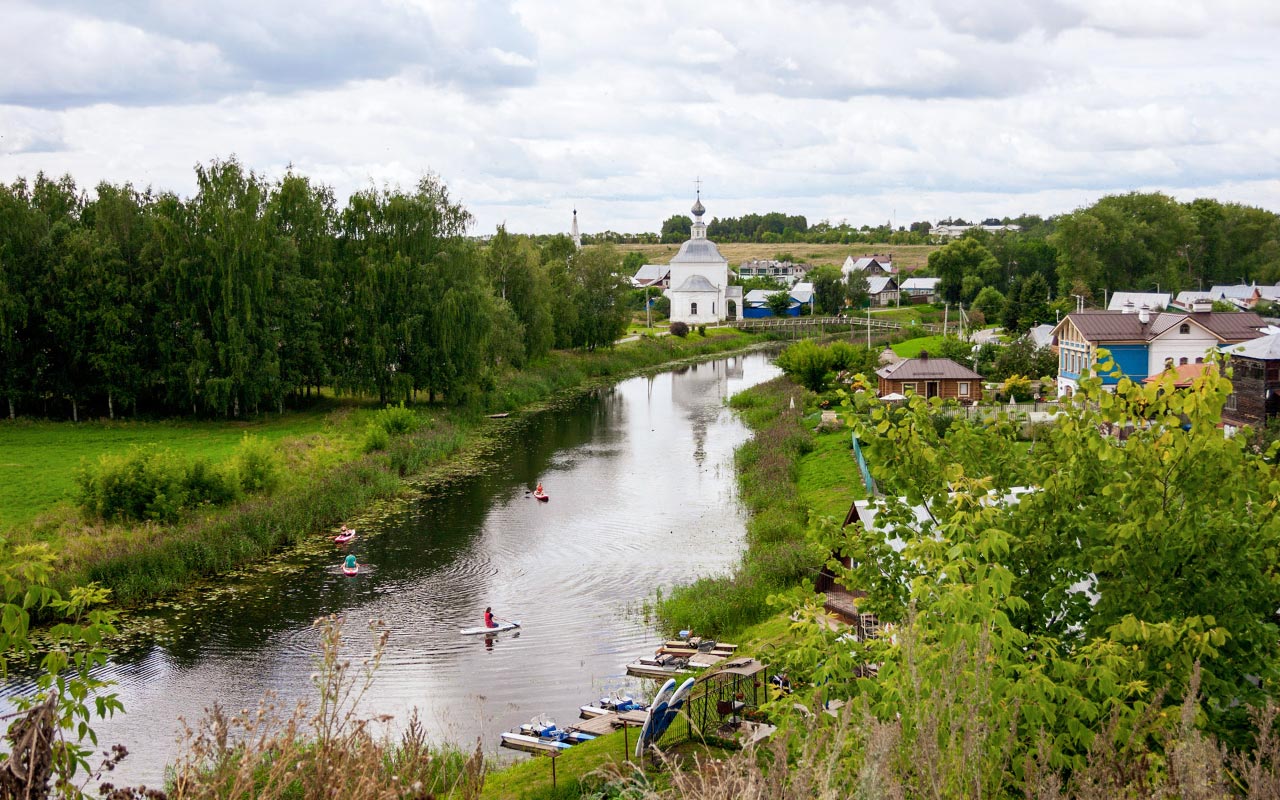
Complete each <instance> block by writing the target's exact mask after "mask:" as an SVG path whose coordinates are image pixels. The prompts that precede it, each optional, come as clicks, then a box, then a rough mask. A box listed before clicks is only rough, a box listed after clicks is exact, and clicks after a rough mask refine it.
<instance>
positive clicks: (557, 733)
mask: <svg viewBox="0 0 1280 800" xmlns="http://www.w3.org/2000/svg"><path fill="white" fill-rule="evenodd" d="M594 738H596V737H595V734H591V733H583V732H581V731H567V730H564V729H563V728H560V727H557V726H556V724H555V722H552V721H551V720H549V719H547V718H545V717H534V718H533V720H532V721H530V722H526V723H524V724H523V725H521V726H520V727H519V728H515V729H513V730H509V731H507V732H505V733H503V734H502V746H503V747H509V748H511V749H513V750H524V751H525V752H528V753H552V752H557V751H560V750H568V749H569V748H570V747H572V746H573V745H575V744H579V743H581V742H589V741H591V740H592V739H594Z"/></svg>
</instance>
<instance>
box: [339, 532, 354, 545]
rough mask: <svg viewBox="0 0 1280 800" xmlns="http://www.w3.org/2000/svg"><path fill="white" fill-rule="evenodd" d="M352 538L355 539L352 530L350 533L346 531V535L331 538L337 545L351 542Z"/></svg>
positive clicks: (341, 534)
mask: <svg viewBox="0 0 1280 800" xmlns="http://www.w3.org/2000/svg"><path fill="white" fill-rule="evenodd" d="M354 538H356V532H355V531H354V530H350V531H347V532H346V533H340V534H338V535H337V536H335V537H333V540H334V541H335V542H337V543H338V544H346V543H347V542H349V541H351V540H352V539H354Z"/></svg>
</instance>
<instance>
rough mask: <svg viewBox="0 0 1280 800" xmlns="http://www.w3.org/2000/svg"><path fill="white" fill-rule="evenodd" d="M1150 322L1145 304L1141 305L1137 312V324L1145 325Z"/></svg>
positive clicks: (1149, 315) (1149, 314)
mask: <svg viewBox="0 0 1280 800" xmlns="http://www.w3.org/2000/svg"><path fill="white" fill-rule="evenodd" d="M1150 321H1151V312H1150V311H1149V310H1148V309H1147V304H1146V303H1143V304H1142V308H1141V309H1139V311H1138V322H1140V323H1142V324H1143V325H1146V324H1147V323H1148V322H1150Z"/></svg>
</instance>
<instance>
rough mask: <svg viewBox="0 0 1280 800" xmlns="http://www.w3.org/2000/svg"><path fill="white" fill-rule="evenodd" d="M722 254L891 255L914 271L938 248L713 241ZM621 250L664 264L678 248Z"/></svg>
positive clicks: (804, 258) (733, 258) (832, 259)
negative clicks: (641, 254) (639, 254)
mask: <svg viewBox="0 0 1280 800" xmlns="http://www.w3.org/2000/svg"><path fill="white" fill-rule="evenodd" d="M716 246H717V247H719V248H720V252H721V254H723V255H724V257H725V258H727V259H728V260H729V264H730V266H733V267H736V266H738V265H739V264H741V263H742V262H744V261H752V260H756V259H770V258H773V257H774V256H775V255H777V254H779V253H790V254H791V255H793V256H795V257H796V259H798V260H799V261H800V262H802V263H806V264H810V265H812V266H819V267H820V266H823V265H828V264H829V265H833V266H840V265H841V264H843V263H844V260H845V258H847V257H849V256H853V257H854V258H861V257H862V256H874V255H889V254H892V255H893V263H894V266H895V267H896V268H897V269H898V270H899V271H900V272H913V271H915V270H918V269H920V268H921V267H923V266H924V265H925V263H926V262H927V261H928V260H929V254H930V253H932V252H933V251H934V250H937V249H939V245H935V244H807V243H804V242H792V243H789V244H788V243H786V242H777V243H774V244H769V243H761V242H725V243H720V242H716ZM618 248H619V249H620V250H622V252H623V253H624V254H625V253H630V252H633V251H634V252H639V253H644V255H645V258H646V259H648V262H649V263H651V264H665V263H667V262H668V261H670V260H671V257H672V256H674V255H675V254H676V252H678V251H679V250H680V245H678V244H623V245H618Z"/></svg>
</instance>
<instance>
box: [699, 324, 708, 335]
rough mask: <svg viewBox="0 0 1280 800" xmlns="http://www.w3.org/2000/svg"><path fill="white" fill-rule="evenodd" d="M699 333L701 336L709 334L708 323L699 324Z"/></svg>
mask: <svg viewBox="0 0 1280 800" xmlns="http://www.w3.org/2000/svg"><path fill="white" fill-rule="evenodd" d="M698 335H699V336H706V335H707V326H706V325H699V326H698Z"/></svg>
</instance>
